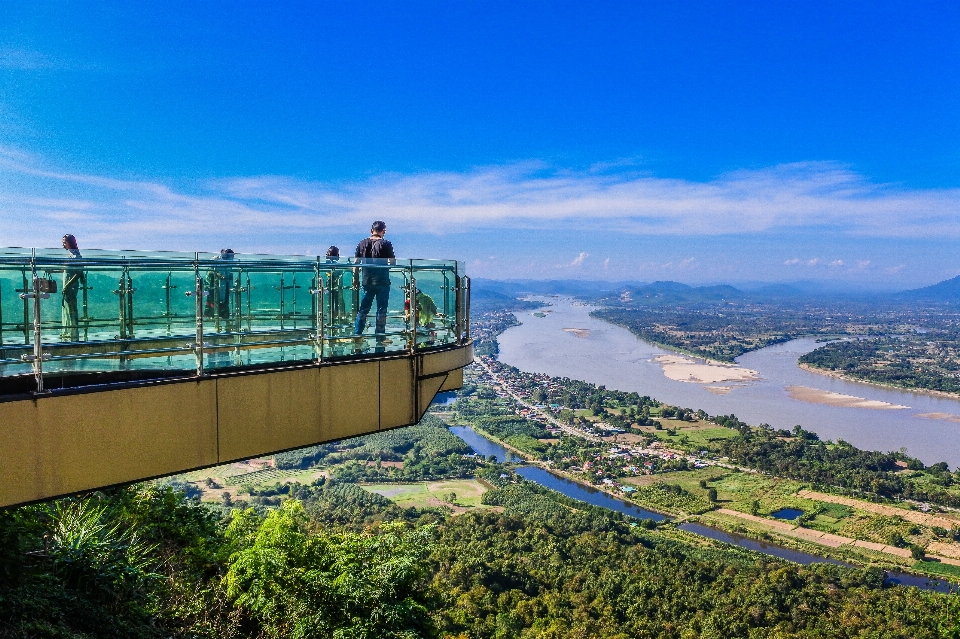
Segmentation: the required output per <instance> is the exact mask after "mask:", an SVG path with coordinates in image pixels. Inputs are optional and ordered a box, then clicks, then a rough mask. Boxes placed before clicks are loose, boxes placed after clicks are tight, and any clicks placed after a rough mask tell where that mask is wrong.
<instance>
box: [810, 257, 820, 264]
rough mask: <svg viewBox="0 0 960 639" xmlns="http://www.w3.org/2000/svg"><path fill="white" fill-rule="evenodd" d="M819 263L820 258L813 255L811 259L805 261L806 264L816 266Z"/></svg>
mask: <svg viewBox="0 0 960 639" xmlns="http://www.w3.org/2000/svg"><path fill="white" fill-rule="evenodd" d="M819 263H820V258H819V257H815V258H813V259H812V260H808V261H807V266H816V265H817V264H819Z"/></svg>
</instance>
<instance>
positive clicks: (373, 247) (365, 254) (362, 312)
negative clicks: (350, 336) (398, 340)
mask: <svg viewBox="0 0 960 639" xmlns="http://www.w3.org/2000/svg"><path fill="white" fill-rule="evenodd" d="M386 232H387V225H386V224H384V223H383V222H381V221H380V220H377V221H376V222H374V223H373V225H372V226H371V227H370V237H368V238H367V239H365V240H363V241H361V242H360V243H359V244H358V245H357V252H356V255H355V256H354V257H356V258H357V263H358V264H367V266H364V267H363V269H362V279H361V284H362V286H363V298H362V299H361V300H360V308H359V311H358V312H357V323H356V325H355V326H354V330H353V333H354V335H361V334H362V333H363V330H364V329H365V328H366V326H367V315H369V314H370V307H371V306H373V300H377V326H376V329H377V342H378V343H379V344H383V343H385V342H386V338H385V337H384V336H383V334H384V333H385V332H386V330H387V304H388V303H389V301H390V266H391V265H393V264H395V263H396V257H397V256H396V255H395V254H394V252H393V244H391V243H390V242H389V241H388V240H385V239H383V236H384V234H385V233H386Z"/></svg>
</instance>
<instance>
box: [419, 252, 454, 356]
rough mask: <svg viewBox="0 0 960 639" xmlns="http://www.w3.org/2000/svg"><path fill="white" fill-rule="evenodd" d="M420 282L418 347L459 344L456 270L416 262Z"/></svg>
mask: <svg viewBox="0 0 960 639" xmlns="http://www.w3.org/2000/svg"><path fill="white" fill-rule="evenodd" d="M414 276H415V278H416V283H417V291H418V292H417V300H416V301H417V346H418V347H420V348H424V347H430V346H441V345H443V344H449V343H452V342H454V341H456V318H457V313H456V303H457V294H456V287H457V280H456V271H455V270H454V269H452V268H450V267H449V266H446V265H434V264H429V265H428V264H421V263H415V265H414Z"/></svg>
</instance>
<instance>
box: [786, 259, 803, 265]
mask: <svg viewBox="0 0 960 639" xmlns="http://www.w3.org/2000/svg"><path fill="white" fill-rule="evenodd" d="M799 263H800V258H797V257H795V258H793V259H792V260H786V261H784V264H785V265H787V266H794V265H796V264H799Z"/></svg>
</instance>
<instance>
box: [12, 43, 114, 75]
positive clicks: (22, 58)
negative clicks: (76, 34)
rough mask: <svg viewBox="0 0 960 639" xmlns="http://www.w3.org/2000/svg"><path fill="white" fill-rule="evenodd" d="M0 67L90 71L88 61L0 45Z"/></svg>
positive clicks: (23, 69) (93, 68) (94, 68)
mask: <svg viewBox="0 0 960 639" xmlns="http://www.w3.org/2000/svg"><path fill="white" fill-rule="evenodd" d="M0 69H9V70H13V71H50V70H56V71H92V70H96V69H98V67H97V66H95V65H92V64H90V63H80V62H77V61H74V60H66V59H62V58H59V57H54V56H50V55H47V54H44V53H41V52H39V51H34V50H32V49H23V48H16V47H0Z"/></svg>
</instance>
